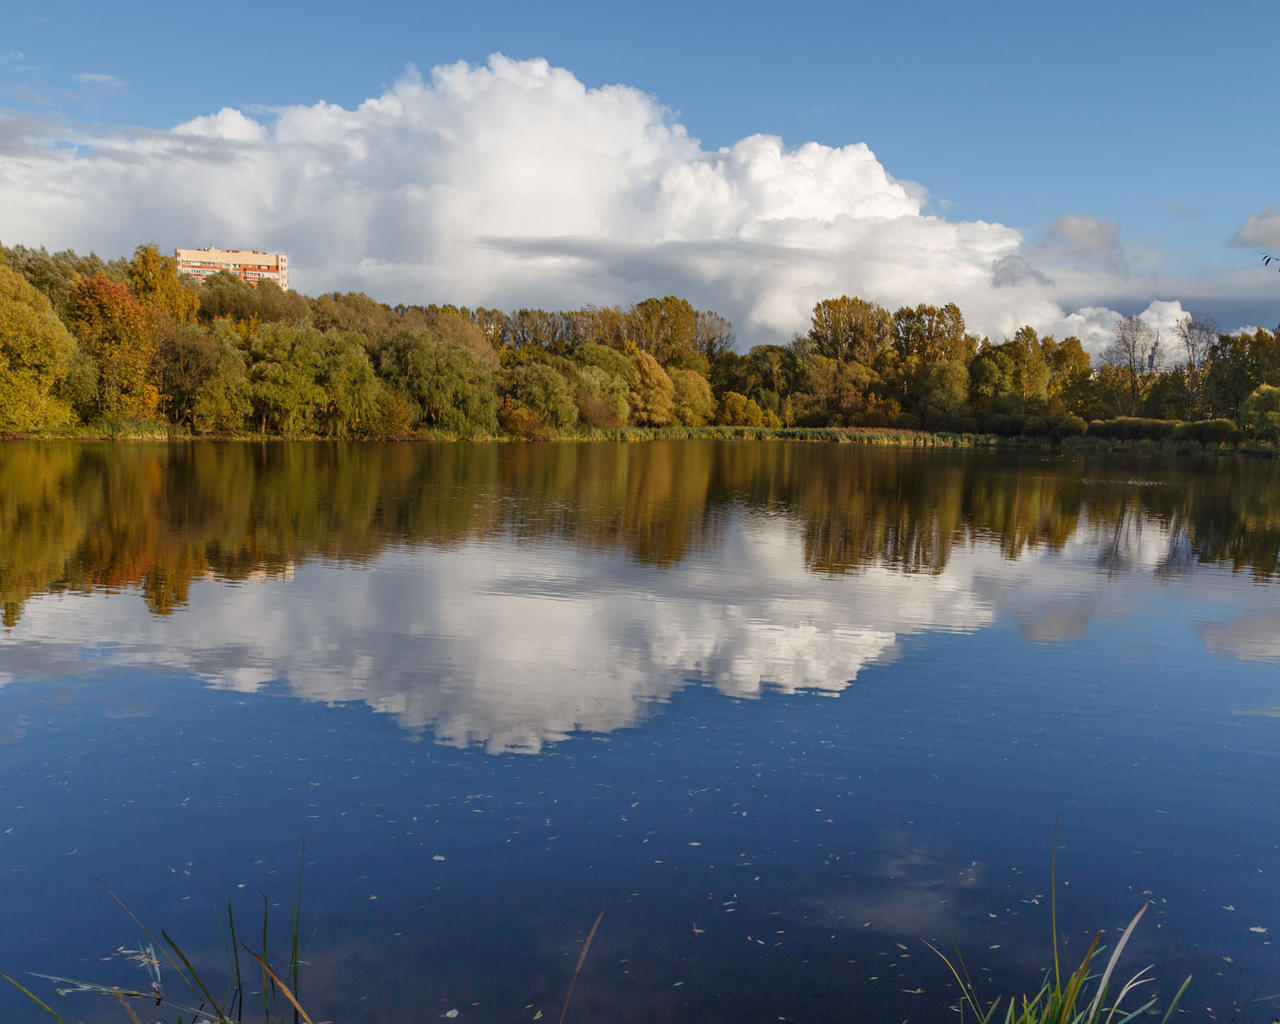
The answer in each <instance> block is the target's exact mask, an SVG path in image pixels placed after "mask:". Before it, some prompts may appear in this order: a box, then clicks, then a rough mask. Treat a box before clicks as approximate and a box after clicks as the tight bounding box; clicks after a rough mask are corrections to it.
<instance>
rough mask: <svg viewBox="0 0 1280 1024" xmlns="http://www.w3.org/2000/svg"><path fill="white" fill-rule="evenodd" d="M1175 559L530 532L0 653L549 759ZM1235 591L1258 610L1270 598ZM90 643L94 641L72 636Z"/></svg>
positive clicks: (86, 608)
mask: <svg viewBox="0 0 1280 1024" xmlns="http://www.w3.org/2000/svg"><path fill="white" fill-rule="evenodd" d="M1176 547H1177V545H1176V544H1175V543H1173V541H1172V540H1171V537H1170V535H1169V534H1168V533H1167V532H1166V531H1165V530H1164V529H1163V528H1162V527H1160V526H1158V525H1155V524H1153V523H1152V522H1151V521H1150V520H1143V519H1141V518H1140V517H1137V516H1135V517H1133V518H1132V519H1131V520H1130V521H1129V522H1128V523H1127V524H1125V525H1124V526H1123V527H1122V528H1121V529H1120V530H1119V531H1116V530H1114V528H1110V529H1108V530H1107V531H1105V532H1103V531H1102V530H1098V531H1096V532H1095V531H1093V530H1090V529H1089V528H1082V529H1080V530H1077V532H1076V534H1075V535H1074V536H1073V537H1072V538H1071V540H1070V541H1069V542H1068V543H1067V545H1066V547H1065V549H1063V550H1062V551H1060V552H1057V553H1054V552H1049V551H1047V550H1045V549H1044V548H1042V547H1041V548H1033V549H1029V550H1026V551H1024V552H1023V553H1022V554H1021V555H1020V556H1019V557H1018V559H1017V560H1016V561H1014V560H1009V559H1006V558H1005V557H1004V556H1003V555H1002V554H1001V553H1000V552H999V551H998V550H997V549H996V547H995V545H994V544H991V543H989V542H986V541H974V542H973V543H972V544H969V545H967V546H962V545H957V546H956V548H955V549H954V550H953V552H952V556H951V558H950V559H949V561H948V564H947V565H946V567H945V568H944V569H943V570H942V571H941V572H939V573H936V574H928V573H903V572H901V571H898V570H896V569H892V568H889V567H885V566H871V567H869V568H866V569H865V570H863V571H861V572H859V573H857V574H852V575H846V576H838V577H830V576H822V575H818V574H814V573H811V572H809V571H807V570H806V568H805V557H804V537H803V533H802V530H801V528H800V527H799V526H798V525H797V524H795V523H792V522H788V521H786V520H782V519H778V518H766V517H758V516H744V517H743V518H742V520H741V529H736V530H734V531H732V532H731V534H730V536H729V537H728V538H727V539H726V543H725V544H724V545H723V546H722V547H720V548H719V549H717V551H716V552H715V553H714V555H712V556H708V557H694V558H690V559H688V560H686V561H685V562H683V563H681V564H679V565H677V566H675V567H672V568H661V569H658V568H653V567H644V566H637V565H635V564H634V563H631V562H629V561H627V560H626V559H625V558H624V557H622V556H614V555H602V554H598V553H586V552H580V551H577V550H575V549H572V548H569V547H567V546H564V545H558V544H528V543H520V542H517V541H514V540H500V541H494V542H488V543H483V544H481V543H477V544H472V545H468V546H464V547H461V548H457V549H451V550H439V549H435V548H393V549H390V550H388V551H387V552H385V553H384V554H383V555H381V556H380V557H379V558H377V559H376V560H374V561H373V562H372V563H371V564H370V565H368V566H367V567H361V568H359V569H352V568H344V567H338V566H334V565H331V564H323V563H310V564H305V565H302V566H300V567H299V568H298V569H297V570H296V572H295V574H294V576H293V578H292V579H288V580H286V579H277V580H267V581H265V582H262V583H257V584H248V585H246V584H227V583H221V582H208V581H206V582H201V583H197V584H195V585H194V586H193V588H192V592H191V601H190V605H189V607H187V608H185V609H181V610H179V611H178V612H176V613H174V614H172V615H169V616H155V615H151V614H150V613H148V612H147V611H146V610H145V607H144V605H143V603H142V601H141V600H140V599H138V598H137V596H136V595H130V594H126V595H113V594H102V593H97V594H93V595H90V596H70V595H68V596H59V595H46V596H43V597H40V598H36V599H33V600H32V601H31V602H30V603H29V604H28V605H27V607H26V609H25V610H24V614H23V619H22V622H21V623H20V625H19V627H18V628H17V629H15V630H14V631H12V632H11V633H10V635H8V636H7V637H6V638H5V639H4V640H3V641H0V652H2V653H3V664H4V665H5V666H6V671H5V673H3V674H0V681H8V680H12V679H14V678H17V677H21V678H27V679H32V678H34V679H40V678H51V677H57V676H59V675H63V674H66V675H73V674H77V673H83V672H85V671H92V670H93V666H94V665H105V666H106V667H107V668H109V669H110V670H111V671H113V672H118V671H121V670H123V671H129V670H131V669H132V670H137V671H143V670H146V671H154V670H157V669H158V670H161V671H165V670H172V671H178V672H183V673H193V674H195V675H197V676H199V677H202V678H204V679H205V680H207V681H208V682H209V684H210V685H212V686H215V687H219V688H225V689H230V690H237V691H242V692H246V693H253V692H257V691H259V690H262V689H263V688H264V687H266V686H267V685H268V684H272V683H274V682H276V681H277V680H279V681H282V682H283V685H284V687H285V688H286V690H287V692H288V693H290V694H292V695H294V696H296V697H299V698H302V699H305V700H311V701H323V702H327V703H337V702H345V701H363V702H364V703H365V704H367V705H368V706H369V707H370V708H372V709H374V710H375V711H377V712H379V713H382V714H388V715H392V716H394V717H395V718H396V720H397V722H398V723H399V724H400V725H401V727H403V728H404V729H406V730H408V731H410V732H413V733H418V732H422V731H426V730H430V731H431V732H433V733H434V736H435V738H436V740H437V741H438V742H441V743H445V744H450V745H454V746H459V747H466V746H475V745H478V746H483V747H484V748H485V749H486V750H488V751H490V752H504V751H522V752H536V751H538V750H541V749H542V748H543V747H544V746H545V745H546V744H549V743H554V742H556V741H558V740H561V739H564V738H565V737H567V736H569V735H570V734H571V733H574V732H577V731H587V732H595V733H608V732H612V731H614V730H617V729H622V728H626V727H628V726H633V725H636V724H638V723H639V722H641V721H642V720H643V719H644V718H645V717H646V715H647V714H649V713H650V709H651V707H652V705H654V704H658V703H662V702H665V701H667V700H669V699H670V698H671V696H672V695H673V694H674V693H675V692H677V691H678V690H680V689H681V688H683V687H685V686H688V685H690V684H692V683H694V682H706V683H709V684H711V685H713V686H714V687H715V688H716V689H718V690H719V691H720V692H722V693H724V694H725V695H727V696H730V697H738V698H754V697H758V696H760V695H761V694H762V693H763V692H764V691H765V690H767V689H775V690H779V691H782V692H786V693H793V692H797V691H801V690H804V691H812V692H815V693H817V694H825V695H836V694H839V693H840V692H841V691H842V690H844V689H845V688H846V687H847V686H848V685H849V684H850V682H851V681H853V680H854V679H856V678H857V677H858V676H859V675H860V674H861V673H863V672H864V670H866V669H867V668H868V666H872V665H883V664H887V663H889V662H892V661H893V660H895V659H896V658H897V657H898V656H899V654H900V648H901V645H902V641H903V639H904V638H907V637H910V636H912V635H916V634H920V633H923V632H925V631H938V630H943V631H952V632H970V631H975V630H980V629H985V628H988V627H991V626H993V625H995V624H996V623H997V622H999V621H1000V620H1001V619H1002V618H1003V617H1008V618H1010V619H1011V620H1012V621H1014V622H1015V623H1016V624H1017V625H1018V626H1019V627H1020V628H1021V629H1022V631H1023V633H1024V634H1025V635H1026V636H1027V638H1028V639H1030V640H1032V641H1033V642H1041V643H1043V642H1060V641H1064V640H1070V639H1073V638H1079V637H1081V636H1083V635H1084V634H1085V633H1086V632H1087V631H1088V629H1089V627H1090V623H1091V622H1092V621H1094V620H1096V619H1098V618H1099V617H1101V618H1103V619H1106V620H1117V619H1124V618H1126V617H1132V616H1134V615H1137V614H1140V609H1141V607H1142V606H1143V604H1144V602H1145V601H1147V600H1148V597H1149V596H1150V595H1151V594H1155V595H1157V598H1158V599H1161V600H1167V593H1166V596H1165V597H1164V598H1160V597H1159V594H1160V592H1161V589H1162V588H1163V590H1164V591H1165V592H1168V591H1169V590H1170V588H1169V586H1168V584H1167V582H1162V579H1164V577H1162V576H1161V568H1162V566H1163V565H1164V564H1165V563H1166V562H1167V561H1168V559H1169V557H1170V551H1171V550H1174V549H1176ZM1206 571H1209V572H1214V571H1218V570H1206ZM1184 589H1185V590H1188V591H1189V590H1190V588H1184ZM1237 590H1238V591H1244V592H1247V591H1253V592H1254V593H1253V595H1252V597H1253V600H1254V601H1255V602H1256V600H1257V589H1256V588H1255V587H1238V588H1232V589H1231V590H1230V591H1229V592H1230V593H1235V592H1236V591H1237ZM1182 593H1183V591H1181V590H1180V591H1178V594H1180V595H1181V594H1182ZM1224 593H1225V592H1224ZM1267 593H1268V596H1269V594H1270V592H1269V591H1268V592H1267ZM1244 596H1246V597H1249V596H1250V595H1249V594H1247V593H1246V594H1245V595H1244ZM1181 599H1182V600H1185V601H1186V602H1187V608H1186V611H1185V612H1184V613H1183V614H1185V615H1186V616H1191V615H1192V614H1194V608H1195V607H1196V606H1195V605H1194V604H1193V603H1192V598H1191V596H1190V595H1189V594H1188V595H1186V596H1185V597H1183V598H1181ZM1162 614H1164V613H1162ZM1277 621H1280V619H1278V618H1277V613H1276V611H1275V610H1274V605H1273V610H1272V611H1271V612H1269V613H1267V614H1263V613H1261V612H1258V611H1257V610H1256V609H1255V611H1254V613H1253V614H1252V615H1251V616H1249V617H1245V618H1241V619H1238V620H1236V621H1228V622H1225V623H1222V624H1216V625H1215V624H1210V625H1202V626H1200V632H1201V635H1202V636H1203V638H1204V643H1205V646H1206V648H1207V649H1208V650H1209V651H1211V652H1214V653H1230V654H1233V655H1235V656H1242V657H1254V658H1257V657H1262V658H1266V659H1269V660H1274V659H1275V658H1277V657H1280V650H1277V648H1276V646H1275V639H1274V638H1275V623H1276V622H1277ZM1191 626H1192V623H1190V622H1188V623H1187V627H1188V629H1187V632H1188V633H1189V634H1190V633H1191ZM1170 628H1176V627H1175V626H1173V625H1172V624H1171V625H1170ZM73 634H74V635H79V636H81V637H83V642H82V643H80V644H75V645H72V644H69V643H68V642H67V641H66V639H65V638H66V637H67V636H68V635H73ZM86 648H87V649H88V651H89V652H90V654H91V656H90V657H88V658H86V657H85V651H86ZM86 666H87V667H86Z"/></svg>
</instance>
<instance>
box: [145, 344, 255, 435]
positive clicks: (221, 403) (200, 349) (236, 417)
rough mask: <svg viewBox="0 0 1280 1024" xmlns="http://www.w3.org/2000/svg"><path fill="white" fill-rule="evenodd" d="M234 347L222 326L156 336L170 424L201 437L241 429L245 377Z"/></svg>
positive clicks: (246, 395) (246, 386)
mask: <svg viewBox="0 0 1280 1024" xmlns="http://www.w3.org/2000/svg"><path fill="white" fill-rule="evenodd" d="M238 343H239V336H238V335H237V334H236V333H235V332H234V331H233V330H232V329H231V328H230V327H229V326H228V325H227V324H226V323H225V322H223V323H217V324H214V325H213V326H212V327H206V326H193V327H178V328H175V327H171V326H170V327H167V328H161V329H160V330H159V331H157V335H156V375H157V378H158V383H159V387H160V401H161V409H162V411H163V412H164V414H165V416H167V417H168V419H169V420H170V421H171V422H173V423H176V424H178V425H179V426H185V427H189V428H190V429H192V430H194V431H195V432H196V433H200V434H204V433H208V432H210V431H228V430H240V429H242V428H243V427H244V424H245V420H246V418H247V417H248V415H249V413H250V411H251V406H250V401H249V375H248V371H247V369H246V367H245V360H244V355H243V353H242V352H241V351H240V348H239V344H238Z"/></svg>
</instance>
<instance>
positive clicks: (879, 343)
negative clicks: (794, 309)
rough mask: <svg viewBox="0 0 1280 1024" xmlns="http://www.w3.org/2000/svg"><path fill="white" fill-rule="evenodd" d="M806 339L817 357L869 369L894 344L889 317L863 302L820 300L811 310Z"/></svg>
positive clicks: (856, 299) (880, 309)
mask: <svg viewBox="0 0 1280 1024" xmlns="http://www.w3.org/2000/svg"><path fill="white" fill-rule="evenodd" d="M808 339H809V342H810V344H811V346H812V350H813V351H814V352H816V353H817V354H818V355H822V356H826V357H827V358H828V359H840V360H854V361H856V362H859V363H862V364H863V365H864V366H872V365H873V364H874V363H875V361H876V359H877V358H878V357H879V356H880V354H881V353H882V352H884V350H885V349H887V348H888V347H889V346H890V345H892V344H893V343H894V321H893V316H892V315H891V314H890V313H889V311H888V310H887V309H885V308H884V307H883V306H878V305H876V304H875V303H873V302H868V301H867V300H866V299H859V298H850V297H849V296H848V295H841V296H840V298H838V299H823V300H822V301H821V302H819V303H818V304H817V305H815V306H814V307H813V317H812V319H811V321H810V326H809V335H808Z"/></svg>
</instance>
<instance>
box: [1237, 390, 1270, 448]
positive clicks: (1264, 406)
mask: <svg viewBox="0 0 1280 1024" xmlns="http://www.w3.org/2000/svg"><path fill="white" fill-rule="evenodd" d="M1240 425H1241V426H1242V427H1244V428H1245V429H1246V430H1248V431H1250V432H1251V433H1253V435H1254V436H1255V437H1258V438H1261V439H1262V440H1264V441H1280V387H1273V386H1272V385H1270V384H1260V385H1259V386H1258V387H1257V388H1255V389H1254V391H1253V393H1252V394H1250V395H1249V397H1248V398H1246V399H1245V400H1244V402H1242V403H1241V405H1240Z"/></svg>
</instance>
